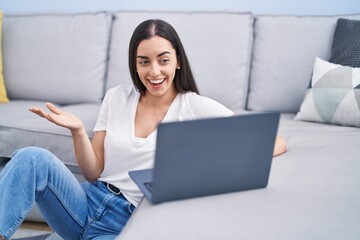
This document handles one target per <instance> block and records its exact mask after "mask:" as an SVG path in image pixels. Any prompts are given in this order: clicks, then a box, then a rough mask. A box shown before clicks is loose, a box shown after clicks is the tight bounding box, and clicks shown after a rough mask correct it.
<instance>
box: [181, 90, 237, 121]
mask: <svg viewBox="0 0 360 240" xmlns="http://www.w3.org/2000/svg"><path fill="white" fill-rule="evenodd" d="M181 98H182V101H183V103H184V104H185V105H186V106H187V108H188V109H189V110H190V111H191V112H192V114H193V116H194V117H216V116H230V115H232V114H233V112H232V111H231V110H230V109H228V108H227V107H225V106H224V105H223V104H221V103H219V102H217V101H215V100H213V99H211V98H209V97H206V96H202V95H199V94H196V93H194V92H186V93H182V95H181Z"/></svg>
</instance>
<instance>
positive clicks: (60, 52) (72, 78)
mask: <svg viewBox="0 0 360 240" xmlns="http://www.w3.org/2000/svg"><path fill="white" fill-rule="evenodd" d="M110 25H111V15H110V14H109V13H105V12H99V13H88V14H87V13H84V14H25V15H20V14H16V15H9V14H6V15H5V16H4V21H3V34H2V37H3V39H2V41H3V42H2V43H3V45H2V48H3V64H4V66H3V71H4V79H5V84H6V89H7V92H8V96H9V98H10V99H31V100H46V101H53V102H55V103H58V104H70V103H72V104H73V103H82V102H100V101H101V100H102V97H103V93H104V82H105V73H106V63H107V57H108V56H107V55H108V54H107V50H108V42H109V32H110Z"/></svg>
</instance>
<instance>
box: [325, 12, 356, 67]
mask: <svg viewBox="0 0 360 240" xmlns="http://www.w3.org/2000/svg"><path fill="white" fill-rule="evenodd" d="M330 62H332V63H336V64H341V65H345V66H351V67H360V21H359V20H350V19H343V18H340V19H338V21H337V24H336V28H335V33H334V40H333V45H332V50H331V57H330Z"/></svg>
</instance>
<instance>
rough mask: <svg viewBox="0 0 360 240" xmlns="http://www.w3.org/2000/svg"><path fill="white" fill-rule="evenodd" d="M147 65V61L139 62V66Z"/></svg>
mask: <svg viewBox="0 0 360 240" xmlns="http://www.w3.org/2000/svg"><path fill="white" fill-rule="evenodd" d="M148 63H149V61H147V60H144V61H140V62H139V64H140V65H145V64H148Z"/></svg>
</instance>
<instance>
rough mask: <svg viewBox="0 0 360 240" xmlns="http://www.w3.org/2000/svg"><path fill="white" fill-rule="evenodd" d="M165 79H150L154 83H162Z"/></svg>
mask: <svg viewBox="0 0 360 240" xmlns="http://www.w3.org/2000/svg"><path fill="white" fill-rule="evenodd" d="M164 80H165V79H153V80H149V81H150V82H151V83H152V84H160V83H162V82H163V81H164Z"/></svg>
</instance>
